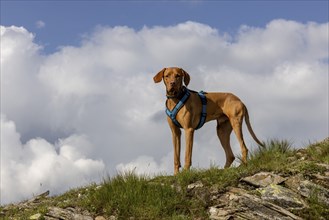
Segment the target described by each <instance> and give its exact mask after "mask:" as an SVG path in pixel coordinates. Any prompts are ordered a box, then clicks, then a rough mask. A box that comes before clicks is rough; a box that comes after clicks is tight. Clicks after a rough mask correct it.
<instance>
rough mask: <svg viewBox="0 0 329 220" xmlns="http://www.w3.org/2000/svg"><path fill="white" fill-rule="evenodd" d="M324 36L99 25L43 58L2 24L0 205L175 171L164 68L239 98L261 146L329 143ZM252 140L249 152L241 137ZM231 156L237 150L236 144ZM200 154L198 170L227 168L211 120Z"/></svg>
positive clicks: (194, 84)
mask: <svg viewBox="0 0 329 220" xmlns="http://www.w3.org/2000/svg"><path fill="white" fill-rule="evenodd" d="M327 30H328V23H324V24H318V23H312V22H310V23H299V22H295V21H287V20H273V21H271V22H269V23H268V24H267V25H266V26H265V27H250V26H241V28H240V30H239V31H238V32H237V33H236V34H234V35H229V34H227V33H221V32H219V31H218V30H217V29H214V28H212V27H210V26H208V25H205V24H200V23H196V22H191V21H189V22H185V23H180V24H177V25H174V26H167V27H162V26H155V27H144V28H142V29H141V30H134V29H132V28H129V27H126V26H117V27H106V26H98V27H96V28H95V30H94V31H93V32H92V33H90V34H89V35H86V36H85V37H84V39H83V40H82V42H81V45H80V46H78V47H73V46H65V47H61V48H60V49H59V50H58V51H57V52H55V53H52V54H46V55H45V54H43V53H41V52H42V47H41V46H40V45H38V44H37V43H36V42H35V41H34V35H33V34H32V33H30V32H29V31H28V30H26V29H25V28H24V27H15V26H12V27H1V41H2V42H1V75H2V76H1V77H2V80H1V100H2V105H1V113H2V114H3V115H2V118H3V119H1V120H2V121H1V123H2V124H1V126H2V127H1V128H2V131H1V133H2V138H1V151H2V152H1V197H2V201H1V202H4V201H6V202H8V201H17V200H18V199H21V198H22V197H27V196H29V195H30V194H31V193H36V192H37V191H38V190H40V183H42V186H43V187H44V188H45V189H46V188H47V189H51V190H52V191H53V192H54V193H56V192H59V191H62V190H65V189H67V188H69V187H72V186H75V185H77V182H78V183H82V182H87V180H88V179H89V180H90V181H95V179H97V177H99V175H101V174H100V173H102V170H103V169H105V170H106V172H107V173H110V174H113V173H114V174H115V173H116V172H117V171H124V170H129V169H134V170H135V171H136V172H138V173H143V172H146V173H148V174H151V175H152V174H154V173H156V172H167V173H169V174H171V173H172V167H173V165H172V163H173V159H172V144H171V133H170V130H169V128H168V125H167V124H166V116H165V114H164V102H165V92H164V86H163V85H161V84H157V85H156V84H154V83H153V80H152V77H153V76H154V75H155V74H156V73H157V72H158V71H159V70H161V69H162V68H163V67H166V66H180V67H183V68H184V69H185V70H186V71H187V72H189V73H190V75H191V83H190V86H189V87H190V88H191V89H194V90H204V91H228V92H233V93H235V94H236V95H238V96H239V97H241V99H242V100H243V101H244V102H245V104H246V105H247V107H248V109H249V114H250V117H251V122H252V125H253V128H254V130H255V132H256V133H257V135H258V136H259V138H260V139H263V140H264V139H265V140H266V139H268V138H273V137H276V138H280V139H288V140H292V141H294V142H295V146H297V147H299V146H303V144H306V143H308V142H309V141H315V140H320V139H323V138H325V137H326V136H328V114H327V112H328V50H327V48H328V31H327ZM4 115H5V116H6V117H4ZM245 139H246V143H247V145H248V147H249V148H252V146H253V143H254V142H253V141H252V139H251V138H250V135H248V133H247V130H246V129H245ZM183 144H184V140H183ZM232 147H233V151H234V153H235V154H239V153H240V150H239V146H238V144H237V143H236V140H235V137H234V135H232ZM13 149H15V151H14V150H13ZM3 152H6V154H5V153H3ZM193 153H194V154H193V166H194V167H209V165H210V164H217V165H219V166H222V165H223V164H224V163H225V155H224V151H223V150H222V148H221V147H220V144H219V141H218V138H217V136H216V133H215V124H214V123H213V122H210V123H207V124H206V125H205V126H204V127H203V128H202V129H201V130H198V131H197V132H196V135H195V141H194V152H193ZM183 154H184V147H182V155H183ZM182 158H183V157H182ZM47 162H48V163H47ZM182 162H183V161H182ZM40 164H44V166H42V167H41V166H40ZM46 170H55V171H56V174H57V173H58V174H60V173H61V172H63V175H64V176H63V175H62V176H63V177H65V178H63V179H62V180H58V179H55V178H53V177H52V176H51V175H49V172H46ZM64 171H66V172H64ZM9 173H10V175H9ZM30 177H33V178H34V182H33V186H32V185H28V184H26V181H24V180H25V179H26V178H27V179H31V178H30ZM81 180H83V181H81ZM85 180H86V181H85ZM38 184H39V185H38ZM38 187H39V188H38ZM15 189H22V190H21V191H19V190H17V191H15ZM7 192H8V193H7ZM9 192H12V193H9ZM4 198H5V199H4Z"/></svg>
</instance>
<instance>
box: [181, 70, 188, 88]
mask: <svg viewBox="0 0 329 220" xmlns="http://www.w3.org/2000/svg"><path fill="white" fill-rule="evenodd" d="M181 71H182V73H183V75H184V84H185V85H186V86H187V85H188V84H189V83H190V75H189V74H188V73H187V72H186V71H185V70H183V69H181Z"/></svg>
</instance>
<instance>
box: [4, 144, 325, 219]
mask: <svg viewBox="0 0 329 220" xmlns="http://www.w3.org/2000/svg"><path fill="white" fill-rule="evenodd" d="M48 194H49V192H45V193H43V194H41V195H39V196H36V197H35V198H33V199H31V200H29V201H24V202H21V203H19V204H11V205H7V206H4V207H1V208H0V217H1V219H46V220H59V219H77V220H78V219H79V220H80V219H81V220H84V219H86V220H89V219H90V220H93V219H96V220H104V219H270V220H272V219H287V220H288V219H329V138H327V139H325V140H324V141H322V142H319V143H314V144H312V145H310V146H308V147H306V148H303V149H299V150H294V149H292V148H291V145H290V144H289V143H288V142H286V141H278V140H274V141H269V142H268V143H267V145H266V148H265V149H264V148H259V149H258V150H257V151H254V152H251V156H250V160H249V163H248V165H247V166H240V167H234V168H229V169H219V168H217V167H211V168H210V169H208V170H191V171H188V172H182V173H180V174H179V175H178V176H176V177H173V176H158V177H156V178H152V179H151V178H147V177H138V176H136V175H134V174H133V173H128V174H121V175H118V176H117V177H114V178H109V179H108V180H106V181H104V183H103V184H101V185H91V186H88V187H86V188H80V189H74V190H71V191H69V192H67V193H65V194H63V195H60V196H56V197H49V196H48Z"/></svg>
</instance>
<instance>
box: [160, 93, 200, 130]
mask: <svg viewBox="0 0 329 220" xmlns="http://www.w3.org/2000/svg"><path fill="white" fill-rule="evenodd" d="M184 89H185V94H184V95H183V97H182V98H181V99H180V100H179V102H178V103H177V104H176V106H175V107H174V108H173V110H172V111H170V110H169V109H168V107H167V103H166V114H167V115H168V117H169V118H171V120H172V121H173V122H174V124H175V125H176V126H177V127H179V128H182V126H181V125H180V124H179V122H178V121H177V119H176V116H177V113H178V112H179V110H180V109H181V108H182V107H183V106H184V104H185V103H186V101H187V100H188V98H189V97H190V94H191V91H190V90H189V89H187V88H184ZM204 94H205V92H203V91H200V92H198V95H199V97H200V99H201V103H202V112H201V117H200V121H199V124H198V126H197V127H196V128H195V129H196V130H197V129H199V128H201V127H202V126H203V125H204V123H205V122H206V117H207V98H206V96H205V95H204Z"/></svg>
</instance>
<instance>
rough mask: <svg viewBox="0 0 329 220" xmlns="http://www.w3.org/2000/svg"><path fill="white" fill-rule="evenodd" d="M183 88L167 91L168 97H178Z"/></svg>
mask: <svg viewBox="0 0 329 220" xmlns="http://www.w3.org/2000/svg"><path fill="white" fill-rule="evenodd" d="M181 90H182V88H175V87H172V88H169V89H167V96H168V97H173V98H174V97H177V96H178V95H179V94H180V92H181Z"/></svg>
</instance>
